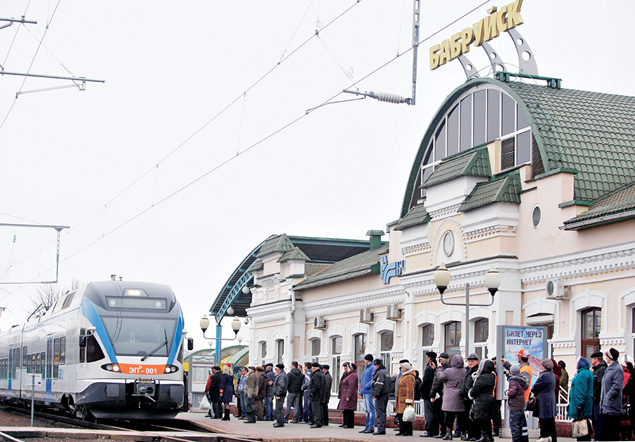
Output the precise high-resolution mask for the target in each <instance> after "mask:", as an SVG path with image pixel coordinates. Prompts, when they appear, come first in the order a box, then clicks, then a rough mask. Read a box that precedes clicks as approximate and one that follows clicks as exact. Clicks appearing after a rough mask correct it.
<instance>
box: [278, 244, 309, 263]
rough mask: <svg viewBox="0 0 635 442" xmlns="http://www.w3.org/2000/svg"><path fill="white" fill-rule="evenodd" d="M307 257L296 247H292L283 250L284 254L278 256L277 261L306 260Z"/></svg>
mask: <svg viewBox="0 0 635 442" xmlns="http://www.w3.org/2000/svg"><path fill="white" fill-rule="evenodd" d="M308 260H309V257H308V256H306V254H305V253H304V252H303V251H302V250H300V249H299V248H298V247H294V248H292V249H291V250H287V251H286V252H284V255H282V256H281V257H280V259H279V260H278V262H287V261H308Z"/></svg>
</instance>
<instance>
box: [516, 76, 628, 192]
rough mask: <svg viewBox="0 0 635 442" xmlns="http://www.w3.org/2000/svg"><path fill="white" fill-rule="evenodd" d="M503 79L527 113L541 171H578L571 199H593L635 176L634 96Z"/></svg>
mask: <svg viewBox="0 0 635 442" xmlns="http://www.w3.org/2000/svg"><path fill="white" fill-rule="evenodd" d="M503 84H504V85H505V86H508V87H509V88H510V89H511V91H513V92H514V93H516V94H517V96H518V97H519V98H520V99H521V101H520V102H521V103H523V104H524V105H525V107H526V110H527V111H528V112H529V114H530V116H531V120H532V121H531V123H532V127H533V128H534V136H535V137H536V138H537V141H538V145H539V147H540V149H541V153H542V159H543V163H544V165H545V172H548V171H550V170H553V169H558V168H570V169H576V170H578V171H579V173H578V174H577V175H576V177H575V190H574V199H576V200H583V201H593V200H595V199H597V198H599V197H601V196H603V195H605V194H606V193H608V192H611V191H613V190H615V189H617V188H619V187H621V186H624V185H627V184H630V183H632V182H633V181H635V167H633V165H634V164H635V124H634V122H635V97H627V96H622V95H611V94H601V93H596V92H588V91H578V90H573V89H553V88H550V87H547V86H538V85H534V84H528V83H523V82H512V83H503ZM515 98H516V97H515Z"/></svg>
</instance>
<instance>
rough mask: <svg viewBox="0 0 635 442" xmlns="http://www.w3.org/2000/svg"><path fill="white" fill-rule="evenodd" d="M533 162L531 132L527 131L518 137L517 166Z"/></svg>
mask: <svg viewBox="0 0 635 442" xmlns="http://www.w3.org/2000/svg"><path fill="white" fill-rule="evenodd" d="M530 161H531V132H530V131H525V132H521V133H519V134H518V135H516V164H517V165H518V164H525V163H529V162H530Z"/></svg>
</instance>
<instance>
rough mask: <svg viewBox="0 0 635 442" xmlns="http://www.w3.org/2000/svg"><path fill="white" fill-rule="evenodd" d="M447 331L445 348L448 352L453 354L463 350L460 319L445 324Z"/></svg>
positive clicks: (444, 327)
mask: <svg viewBox="0 0 635 442" xmlns="http://www.w3.org/2000/svg"><path fill="white" fill-rule="evenodd" d="M443 329H444V331H445V338H444V346H443V349H444V351H445V352H446V353H448V354H450V355H452V354H457V353H460V352H461V347H460V344H461V323H460V322H459V321H454V322H448V323H446V324H444V326H443Z"/></svg>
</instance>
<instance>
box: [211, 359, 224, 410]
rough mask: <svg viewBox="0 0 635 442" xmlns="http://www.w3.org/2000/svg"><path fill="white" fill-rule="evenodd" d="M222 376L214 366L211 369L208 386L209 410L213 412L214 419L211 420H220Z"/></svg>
mask: <svg viewBox="0 0 635 442" xmlns="http://www.w3.org/2000/svg"><path fill="white" fill-rule="evenodd" d="M222 376H223V374H222V373H221V371H220V367H219V366H218V365H215V366H213V367H212V379H211V381H210V384H209V403H210V405H211V407H210V409H211V410H213V413H214V417H213V418H212V419H220V418H222V417H223V416H221V412H220V380H221V377H222Z"/></svg>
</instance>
